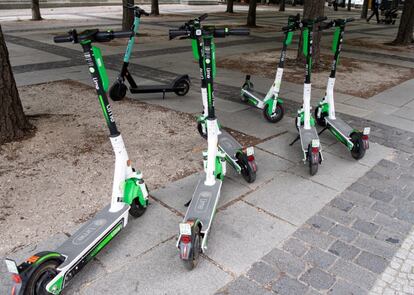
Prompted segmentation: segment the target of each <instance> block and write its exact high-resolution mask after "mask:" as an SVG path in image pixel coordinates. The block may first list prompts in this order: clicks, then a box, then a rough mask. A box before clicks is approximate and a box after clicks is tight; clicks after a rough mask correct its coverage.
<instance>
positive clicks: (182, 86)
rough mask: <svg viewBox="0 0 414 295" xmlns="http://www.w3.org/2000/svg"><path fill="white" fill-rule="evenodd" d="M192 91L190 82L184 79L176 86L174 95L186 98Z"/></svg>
mask: <svg viewBox="0 0 414 295" xmlns="http://www.w3.org/2000/svg"><path fill="white" fill-rule="evenodd" d="M189 90H190V81H188V80H187V79H183V80H181V81H180V82H178V83H177V85H175V89H174V93H175V94H177V95H178V96H184V95H186V94H187V93H188V91H189Z"/></svg>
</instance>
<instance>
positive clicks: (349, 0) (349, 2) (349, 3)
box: [348, 0, 351, 11]
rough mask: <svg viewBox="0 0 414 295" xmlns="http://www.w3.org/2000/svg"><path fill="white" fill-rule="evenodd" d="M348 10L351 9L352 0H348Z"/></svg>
mask: <svg viewBox="0 0 414 295" xmlns="http://www.w3.org/2000/svg"><path fill="white" fill-rule="evenodd" d="M348 11H351V0H348Z"/></svg>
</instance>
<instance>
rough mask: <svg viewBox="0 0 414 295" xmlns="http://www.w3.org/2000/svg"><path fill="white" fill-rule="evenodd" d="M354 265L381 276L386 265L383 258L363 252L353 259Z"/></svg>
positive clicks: (386, 262)
mask: <svg viewBox="0 0 414 295" xmlns="http://www.w3.org/2000/svg"><path fill="white" fill-rule="evenodd" d="M355 263H356V264H358V265H360V266H362V267H364V268H366V269H369V270H370V271H372V272H375V273H377V274H381V273H382V272H383V271H384V270H385V268H386V267H387V265H388V261H387V260H386V259H385V258H383V257H380V256H378V255H374V254H371V253H369V252H365V251H363V252H362V253H361V254H360V255H359V256H358V257H357V258H356V259H355Z"/></svg>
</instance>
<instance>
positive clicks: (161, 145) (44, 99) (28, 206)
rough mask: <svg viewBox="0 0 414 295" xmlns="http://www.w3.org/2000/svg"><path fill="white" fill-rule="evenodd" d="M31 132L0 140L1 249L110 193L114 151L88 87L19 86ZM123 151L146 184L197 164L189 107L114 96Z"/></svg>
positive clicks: (93, 207)
mask: <svg viewBox="0 0 414 295" xmlns="http://www.w3.org/2000/svg"><path fill="white" fill-rule="evenodd" d="M19 91H20V95H21V99H22V102H23V105H24V109H25V112H26V114H27V115H29V116H30V121H31V122H32V124H33V125H35V126H36V128H37V132H36V133H35V135H34V136H32V137H30V138H27V139H25V140H22V141H19V142H13V143H9V144H5V145H3V146H0V231H1V233H2V234H1V236H2V238H1V240H0V255H4V254H6V253H9V252H11V251H16V250H18V249H20V248H21V247H24V246H26V245H28V244H31V243H36V242H39V241H40V240H43V239H45V238H47V237H49V236H51V235H53V234H56V233H58V232H68V231H70V230H71V229H72V228H73V227H74V226H76V225H77V224H79V223H82V222H84V221H85V220H87V219H88V218H89V217H90V216H91V215H93V214H94V213H95V212H97V211H98V210H99V209H100V208H102V207H103V206H105V205H106V204H107V203H108V202H109V200H110V192H111V187H112V177H113V168H114V157H113V154H112V149H111V145H110V142H109V139H108V136H107V135H108V131H107V128H106V125H105V121H104V120H103V117H102V114H101V108H100V105H99V102H98V100H97V98H96V93H95V91H94V90H93V89H92V88H90V87H87V86H85V85H83V84H79V83H75V82H73V81H61V82H54V83H47V84H39V85H34V86H26V87H21V88H20V89H19ZM112 108H113V111H114V115H115V119H116V120H117V123H118V127H119V129H120V130H121V132H122V134H123V137H124V141H125V144H126V146H127V149H128V153H129V156H130V158H131V160H132V161H133V163H134V165H135V167H136V168H138V169H140V170H141V171H142V172H143V175H144V179H145V181H146V182H147V184H148V187H149V189H150V191H151V190H153V189H155V188H157V187H160V186H162V185H164V184H166V183H168V182H170V181H172V180H173V179H178V178H181V177H184V176H186V175H188V174H190V173H193V172H196V171H198V170H201V169H202V162H201V156H200V154H201V151H202V150H203V149H204V148H205V141H204V140H203V139H202V138H201V137H200V136H199V135H198V133H197V131H196V128H195V120H194V118H193V117H192V116H191V115H188V114H183V113H179V112H175V111H171V110H168V109H165V108H162V107H158V106H152V105H147V104H144V103H139V102H136V101H132V100H124V101H123V102H120V103H117V104H113V106H112Z"/></svg>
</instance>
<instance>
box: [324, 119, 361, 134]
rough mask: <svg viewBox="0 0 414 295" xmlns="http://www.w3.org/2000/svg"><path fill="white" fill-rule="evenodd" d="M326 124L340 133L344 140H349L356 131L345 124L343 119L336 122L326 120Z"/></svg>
mask: <svg viewBox="0 0 414 295" xmlns="http://www.w3.org/2000/svg"><path fill="white" fill-rule="evenodd" d="M325 121H326V123H327V124H328V125H329V126H331V127H332V128H333V129H335V130H336V131H338V132H339V133H340V134H341V135H342V136H343V137H344V138H349V137H350V136H351V133H352V132H353V131H354V129H353V128H352V127H351V126H349V125H348V124H347V123H345V122H344V121H343V120H342V119H341V118H338V117H337V118H336V119H335V120H332V119H329V118H328V117H326V118H325Z"/></svg>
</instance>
